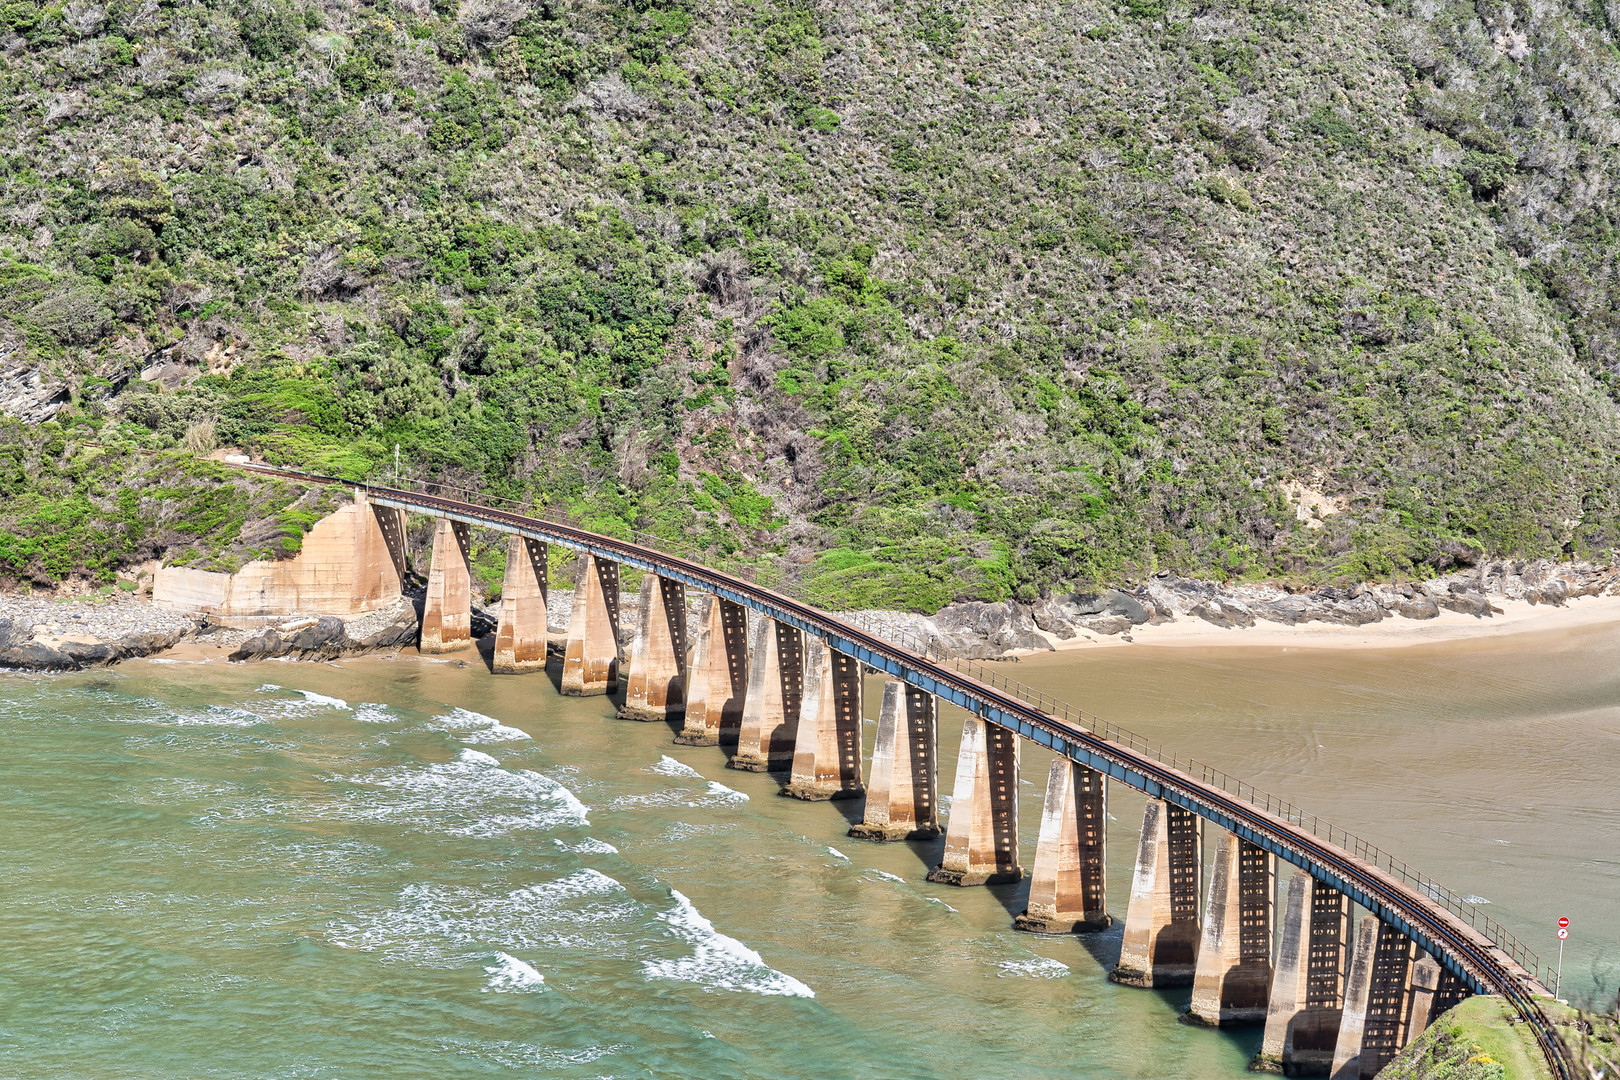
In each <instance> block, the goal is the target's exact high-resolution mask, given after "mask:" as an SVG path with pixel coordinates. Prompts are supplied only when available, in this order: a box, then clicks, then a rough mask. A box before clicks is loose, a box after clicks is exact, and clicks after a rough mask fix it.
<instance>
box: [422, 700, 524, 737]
mask: <svg viewBox="0 0 1620 1080" xmlns="http://www.w3.org/2000/svg"><path fill="white" fill-rule="evenodd" d="M429 723H430V724H432V725H434V726H436V727H438V728H439V730H441V731H448V732H450V733H451V734H452V735H454V736H455V737H456V738H458V739H461V740H463V741H465V742H470V743H492V742H522V741H524V740H527V739H528V738H529V733H528V732H526V731H519V730H518V729H517V728H515V727H509V726H507V725H506V724H503V723H501V722H500V721H499V720H497V719H495V718H494V717H493V716H485V715H484V714H483V713H477V712H473V711H472V710H471V709H462V708H454V709H451V710H450V711H449V712H447V713H445V714H444V715H442V716H435V717H434V718H433V719H432V720H430V721H429Z"/></svg>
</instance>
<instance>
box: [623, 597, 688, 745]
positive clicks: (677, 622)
mask: <svg viewBox="0 0 1620 1080" xmlns="http://www.w3.org/2000/svg"><path fill="white" fill-rule="evenodd" d="M640 601H641V602H640V606H639V608H638V609H637V612H636V636H635V640H634V641H632V642H631V643H630V678H629V680H628V685H627V686H626V688H625V692H624V704H623V705H622V706H621V707H620V708H619V716H620V717H621V718H622V719H625V720H648V721H654V720H666V721H668V720H682V721H684V718H685V715H686V586H684V585H682V584H681V583H680V582H678V581H668V580H665V579H664V578H661V577H659V576H658V575H657V574H643V575H642V576H641V594H640Z"/></svg>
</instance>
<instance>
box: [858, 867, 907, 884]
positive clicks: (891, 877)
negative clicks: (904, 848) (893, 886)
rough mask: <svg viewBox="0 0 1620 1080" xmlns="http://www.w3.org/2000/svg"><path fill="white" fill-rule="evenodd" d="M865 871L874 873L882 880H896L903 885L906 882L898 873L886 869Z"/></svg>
mask: <svg viewBox="0 0 1620 1080" xmlns="http://www.w3.org/2000/svg"><path fill="white" fill-rule="evenodd" d="M867 873H868V874H875V875H876V876H878V877H880V878H882V879H883V880H884V881H898V882H899V883H900V884H902V885H904V884H905V883H906V879H905V878H903V877H901V876H900V875H899V874H891V873H889V872H888V871H887V870H868V871H867Z"/></svg>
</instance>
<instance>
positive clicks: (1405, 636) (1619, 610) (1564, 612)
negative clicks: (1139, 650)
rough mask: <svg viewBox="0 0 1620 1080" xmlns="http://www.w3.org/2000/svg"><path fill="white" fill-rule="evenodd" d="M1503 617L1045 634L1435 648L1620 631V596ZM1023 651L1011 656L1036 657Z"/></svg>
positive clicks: (1128, 642) (1520, 604)
mask: <svg viewBox="0 0 1620 1080" xmlns="http://www.w3.org/2000/svg"><path fill="white" fill-rule="evenodd" d="M1491 603H1492V604H1493V605H1494V606H1495V607H1497V608H1500V609H1501V611H1500V614H1492V615H1490V616H1477V615H1464V614H1462V613H1461V612H1456V611H1446V610H1442V611H1441V612H1440V614H1439V615H1437V616H1436V617H1434V618H1432V619H1407V618H1402V617H1399V616H1397V617H1393V618H1387V619H1384V620H1382V621H1381V622H1376V623H1368V624H1367V625H1365V626H1341V625H1336V624H1332V623H1321V622H1312V623H1300V624H1298V625H1295V626H1288V625H1285V624H1282V623H1266V622H1262V623H1258V624H1256V625H1254V626H1250V627H1236V628H1227V627H1221V626H1216V625H1215V624H1213V623H1210V622H1206V621H1205V620H1203V619H1200V618H1197V617H1194V616H1191V615H1179V616H1177V617H1176V618H1175V619H1174V620H1173V621H1170V622H1163V623H1159V624H1158V625H1151V624H1144V625H1142V626H1137V627H1133V628H1132V630H1131V632H1130V634H1129V635H1114V636H1109V635H1105V634H1088V633H1086V632H1084V631H1082V632H1081V633H1079V634H1077V635H1076V636H1075V637H1072V638H1069V639H1067V640H1065V639H1062V638H1059V637H1057V636H1055V635H1051V634H1047V635H1044V636H1046V637H1047V638H1048V639H1049V640H1050V641H1051V642H1052V646H1053V648H1054V649H1056V650H1058V651H1060V652H1061V651H1066V650H1072V649H1091V648H1113V649H1120V648H1132V647H1142V646H1153V647H1160V648H1163V647H1169V648H1175V647H1197V648H1201V649H1207V648H1212V647H1219V646H1242V647H1245V648H1290V649H1293V648H1305V649H1393V648H1401V647H1404V646H1410V645H1430V644H1436V643H1439V642H1447V641H1465V640H1470V639H1478V638H1498V637H1510V636H1512V635H1515V634H1529V633H1538V632H1542V631H1549V630H1570V629H1576V628H1582V627H1589V626H1603V625H1608V624H1614V625H1615V626H1616V627H1617V628H1620V596H1580V597H1573V598H1571V599H1570V600H1568V601H1567V602H1566V603H1565V605H1564V606H1563V607H1553V606H1550V605H1547V604H1532V603H1530V602H1528V601H1525V600H1509V599H1506V598H1504V597H1501V596H1493V597H1491ZM1036 654H1037V652H1036V650H1032V649H1021V650H1018V651H1017V652H1016V653H1013V654H1011V655H1019V656H1028V655H1036Z"/></svg>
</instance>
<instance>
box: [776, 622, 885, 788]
mask: <svg viewBox="0 0 1620 1080" xmlns="http://www.w3.org/2000/svg"><path fill="white" fill-rule="evenodd" d="M861 723H862V718H861V665H860V662H859V661H858V660H856V659H855V658H854V657H851V656H845V655H844V654H843V653H841V652H839V651H838V650H836V649H834V648H833V647H832V646H830V645H828V644H827V643H826V642H824V641H822V640H821V639H820V638H814V637H809V638H806V639H805V642H804V701H803V704H802V705H801V706H800V708H799V730H798V731H797V733H796V736H795V738H794V742H793V771H792V773H791V774H790V775H789V777H788V786H787V787H785V788H783V789H782V794H783V795H786V796H788V797H789V798H794V799H807V800H810V801H812V802H822V801H825V800H827V799H857V798H860V796H862V795H863V794H865V793H866V788H865V786H864V785H863V784H862V783H861Z"/></svg>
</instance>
